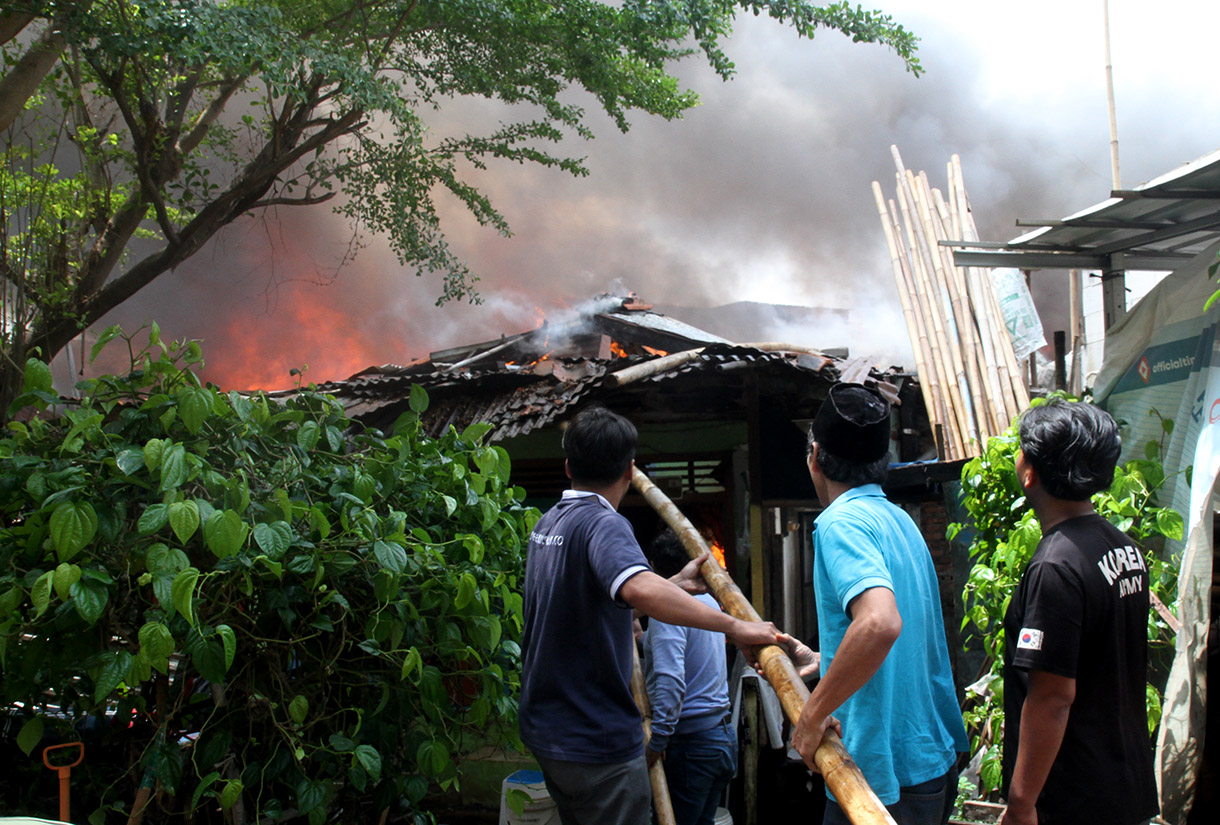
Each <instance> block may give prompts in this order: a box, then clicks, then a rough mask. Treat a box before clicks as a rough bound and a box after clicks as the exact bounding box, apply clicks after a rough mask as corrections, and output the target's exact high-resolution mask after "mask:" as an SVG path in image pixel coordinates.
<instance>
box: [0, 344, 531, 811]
mask: <svg viewBox="0 0 1220 825" xmlns="http://www.w3.org/2000/svg"><path fill="white" fill-rule="evenodd" d="M118 337H122V338H123V339H124V340H126V341H127V344H128V346H129V348H132V347H133V343H132V339H131V338H130V337H128V336H124V335H123V334H122V333H121V331H119V330H117V329H116V328H112V329H111V330H107V332H106V333H105V334H104V335H103V336H102V339H101V340H100V341H99V345H98V346H99V348H100V346H102V345H104V344H105V343H106V342H107V341H109V340H112V339H114V338H118ZM131 351H132V371H131V373H130V374H129V375H126V376H121V377H119V376H106V377H103V378H99V379H97V380H93V381H87V382H84V384H83V385H82V390H83V399H82V400H81V401H79V402H78V403H72V404H65V405H64V406H62V407H60V408H59V409H61V410H62V412H60V413H59V414H57V415H54V416H52V417H43V416H35V417H27V419H26V420H25V421H14V422H13V423H11V424H10V425H9V433H8V435H7V437H6V438H4V439H3V440H0V668H2V676H3V679H2V682H0V704H2V705H3V707H6V708H9V709H10V712H12V709H19V712H20V714H21V715H22V717H23V719H22V727H21V731H20V735H19V737H18V744H19V745H20V747H21V748H22V749H23V750H25V751H26V752H27V753H32V752H33V750H34V748H35V747H37V745H38V743H39V741H40V740H42V739H43V736H44V734H47V735H51V734H54V735H55V736H56V737H58V738H68V739H74V738H79V736H80V735H81V734H80V731H81V730H82V729H84V728H86V727H88V728H91V729H102V730H105V731H108V734H107V737H108V738H107V741H109V742H114V741H118V742H120V743H121V747H125V748H126V749H127V750H126V751H123V750H121V749H120V750H119V753H120V754H122V753H126V754H127V758H122V756H120V757H119V758H116V759H114V760H113V762H114V763H115V764H101V762H102V761H103V760H99V759H98V758H97V756H94V757H93V758H92V759H91V762H90V766H91V767H90V772H89V774H88V776H89V777H90V783H89V785H88V786H87V787H84V788H81V787H77V788H75V789H74V799H75V802H74V807H75V808H76V809H77V810H93V811H94V814H93V816H92V817H91V819H90V821H91V822H95V823H96V822H101V821H103V820H104V819H105V817H106V814H107V812H108V811H115V812H118V811H124V810H130V808H131V805H132V802H133V800H134V799H135V797H136V792H137V787H138V786H139V785H140V783H141V782H142V781H143V782H145V783H146V784H150V785H153V787H155V791H156V792H155V793H154V794H153V798H154V804H153V806H152V807H150V808H149V810H148V813H147V815H146V817H145V821H146V822H151V821H171V820H174V819H175V818H180V817H181V816H182V815H185V814H187V813H190V812H195V811H198V812H199V813H198V815H197V816H205V815H206V816H207V817H208V818H213V819H215V818H216V816H218V815H217V814H216V811H217V809H218V807H219V808H223V809H224V810H225V813H224V817H225V819H226V821H243V820H244V821H251V822H252V821H256V820H257V819H258V818H260V817H272V818H276V819H279V818H284V819H291V818H296V817H301V818H307V819H308V820H309V822H311V823H314V825H317V824H318V823H321V822H324V821H325V822H361V823H365V822H375V821H377V819H378V817H380V816H381V814H382V812H384V811H386V809H392V810H393V811H394V812H395V814H396V816H414V818H415V819H416V821H421V820H422V819H425V818H426V817H427V815H426V813H424V812H423V809H422V808H421V807H420V803H421V800H423V798H424V796H425V793H426V792H427V791H428V789H429V787H430V786H431V785H432V784H433V783H439V785H440V786H442V787H450V786H452V785H453V784H454V783H455V782H456V780H457V766H456V763H455V758H457V757H458V754H460V753H461V752H462V751H463V750H464V749H466V748H468V747H470V746H471V745H473V744H478V743H479V742H481V741H483V740H482V739H480V737H486V736H492V737H495V738H497V739H499V740H501V741H503V740H508V741H515V738H516V733H515V730H516V728H515V713H516V694H517V689H518V686H519V675H518V671H519V655H520V648H519V646H518V639H519V638H520V633H521V596H520V595H519V586H520V578H521V575H522V570H523V552H524V546H525V539H526V537H527V535H528V532H529V528H530V527H531V526H532V524H533V521H534V520H535V519H536V518H537V511H535V510H532V509H529V508H525V507H523V506H521V504H520V502H521V501H522V499H523V498H524V491H523V490H521V489H520V488H517V487H513V486H511V485H510V484H509V460H508V455H507V453H506V452H505V451H504V450H503V449H502V448H500V447H496V446H487V445H485V444H484V443H483V442H482V438H483V436H484V435H485V434H486V431H487V428H486V426H484V425H474V426H472V427H470V428H469V429H467V431H466V432H464V433H457V432H456V431H454V430H453V429H452V428H450V431H449V432H448V433H446V434H445V435H444V436H442V437H440V438H437V439H433V438H428V437H425V436H424V435H423V434H422V433H421V431H420V427H419V422H418V414H419V413H420V412H422V411H423V410H424V409H425V408H426V406H427V395H426V394H425V393H424V392H423V391H422V390H420V389H413V391H412V394H411V410H412V412H411V413H408V414H407V415H405V416H404V417H403V418H402V419H401V420H400V421H399V422H398V425H397V426H396V427H395V432H394V433H393V434H390V435H384V434H382V433H379V432H375V431H359V430H358V429H357V428H354V427H353V426H352V425H351V423H350V422H349V421H347V420H346V419H345V418H344V414H343V410H342V408H341V407H340V406H339V404H338V403H337V402H335V401H334V400H333V399H331V398H328V397H326V396H323V395H321V394H318V393H316V392H313V391H311V390H302V391H301V392H300V393H299V394H297V395H295V396H293V397H291V398H289V399H287V400H284V401H282V402H281V401H273V400H270V399H268V398H267V397H265V396H263V395H254V396H243V395H241V394H238V393H236V392H230V393H227V394H226V393H222V392H219V391H218V390H216V389H215V388H213V387H210V386H202V385H201V384H200V382H199V380H198V379H197V378H196V376H195V374H194V373H193V372H192V371H191V370H190V366H191V365H192V364H196V363H198V362H199V361H200V358H201V356H200V352H199V348H198V345H197V344H195V343H193V342H192V343H188V344H173V345H170V344H166V343H165V342H162V341H161V340H160V337H159V334H158V331H157V329H156V327H155V326H154V327H153V328H152V332H151V334H150V336H149V343H148V346H147V347H146V348H144V349H143V350H141V351H138V352H137V351H135V349H134V348H132V350H131ZM96 352H97V350H96V349H95V353H94V354H95V356H96ZM44 369H45V365H43V364H41V363H40V362H37V361H32V362H31V364H30V368H29V370H28V371H27V376H26V386H25V392H24V395H23V396H22V398H20V399H18V402H17V404H18V405H20V404H24V403H33V404H35V405H39V406H44V405H45V404H46V403H47V402H50V401H58V399H56V398H55V397H54V396H53V395H52V394H51V393H50V383H49V380H48V379H49V376H48V375H45V374H44V372H43V370H44ZM472 737H474V738H473V739H472ZM37 756H38V755H37V753H32V757H33V759H32V760H31V763H30V764H31V765H36V762H34V761H33V760H35V759H37ZM37 768H38V769H40V768H41V766H37ZM31 770H34V768H31ZM76 776H84V775H83V774H80V773H79V772H78V773H77V774H76ZM153 783H155V785H154V784H153ZM28 787H29V783H28V782H23V781H21V780H17V781H14V782H12V783H11V784H8V783H6V784H5V785H4V790H5V792H6V795H7V796H8V797H9V798H7V799H5V800H4V801H3V802H0V804H2V805H3V806H4V807H7V808H10V809H20V808H22V807H29V806H30V805H31V804H33V800H31V799H28V798H12V797H13V796H14V795H16V796H18V797H20V796H21V794H22V793H23V791H22V790H21V789H23V788H28ZM39 804H40V805H41V804H42V803H41V802H40V803H39ZM86 804H88V805H89V806H91V807H88V808H85V807H84V805H86ZM41 810H42V811H44V812H45V811H46V810H48V809H47V808H46V807H42V808H41ZM195 821H200V819H198V818H196V820H195Z"/></svg>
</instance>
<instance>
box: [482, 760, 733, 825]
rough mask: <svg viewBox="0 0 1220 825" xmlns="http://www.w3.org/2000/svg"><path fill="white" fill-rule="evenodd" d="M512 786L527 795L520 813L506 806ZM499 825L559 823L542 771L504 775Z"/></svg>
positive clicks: (545, 824) (524, 771)
mask: <svg viewBox="0 0 1220 825" xmlns="http://www.w3.org/2000/svg"><path fill="white" fill-rule="evenodd" d="M514 788H515V789H516V790H519V791H524V792H525V793H526V794H527V795H528V796H529V802H526V803H525V809H524V810H522V811H521V813H520V814H518V813H517V812H515V811H514V810H513V809H512V808H510V807H508V792H509V791H510V790H512V789H514ZM500 825H559V809H558V808H556V807H555V800H553V799H551V795H550V793H548V792H547V789H546V780H545V779H543V777H542V771H529V770H522V771H514V772H513V773H510V774H509V775H508V776H506V777H504V782H503V783H502V784H501V786H500ZM717 825H719V823H717Z"/></svg>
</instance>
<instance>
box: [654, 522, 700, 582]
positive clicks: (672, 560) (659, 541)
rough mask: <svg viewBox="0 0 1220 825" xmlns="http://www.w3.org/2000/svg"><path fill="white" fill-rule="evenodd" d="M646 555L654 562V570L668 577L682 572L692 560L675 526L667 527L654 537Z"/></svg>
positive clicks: (663, 576)
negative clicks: (674, 528)
mask: <svg viewBox="0 0 1220 825" xmlns="http://www.w3.org/2000/svg"><path fill="white" fill-rule="evenodd" d="M644 555H645V556H647V557H648V561H650V562H651V563H652V570H653V572H654V573H656V574H657V575H658V576H661V577H662V578H666V579H668V578H669V577H670V576H676V575H678V574H679V573H681V572H682V568H683V567H685V566H686V564H687V562H689V561H690V555H689V554H688V553H687V552H686V548H685V547H683V546H682V541H681V539H679V538H678V534H677V533H675V532H674V531H673V528H666V529H665V531H664V532H662V533H661V534H660V535H658V536H657V537H656V538H655V539H653V540H652V543H651V544H649V545H648V550H647V551H646V552H645V553H644Z"/></svg>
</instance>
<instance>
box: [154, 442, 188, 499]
mask: <svg viewBox="0 0 1220 825" xmlns="http://www.w3.org/2000/svg"><path fill="white" fill-rule="evenodd" d="M189 470H190V467H189V465H188V464H187V460H186V448H185V447H183V446H182V445H181V444H174V445H171V446H169V447H166V448H165V452H164V453H162V454H161V487H160V489H161V490H162V492H164V491H165V490H174V489H177V488H178V487H181V486H182V483H183V482H184V481H186V477H187V474H188V472H189Z"/></svg>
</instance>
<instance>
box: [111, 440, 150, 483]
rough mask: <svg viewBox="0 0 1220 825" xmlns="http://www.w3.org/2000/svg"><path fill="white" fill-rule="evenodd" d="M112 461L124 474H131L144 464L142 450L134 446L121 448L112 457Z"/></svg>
mask: <svg viewBox="0 0 1220 825" xmlns="http://www.w3.org/2000/svg"><path fill="white" fill-rule="evenodd" d="M114 463H115V465H116V466H117V467H118V468H119V470H120V471H122V472H123V474H124V475H129V476H133V475H135V474H136V473H137V472H139V471H140V468H141V467H143V466H144V451H143V450H137V449H136V448H134V447H132V448H131V449H127V450H123V451H121V452H119V453H118V455H116V456H115V457H114Z"/></svg>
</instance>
